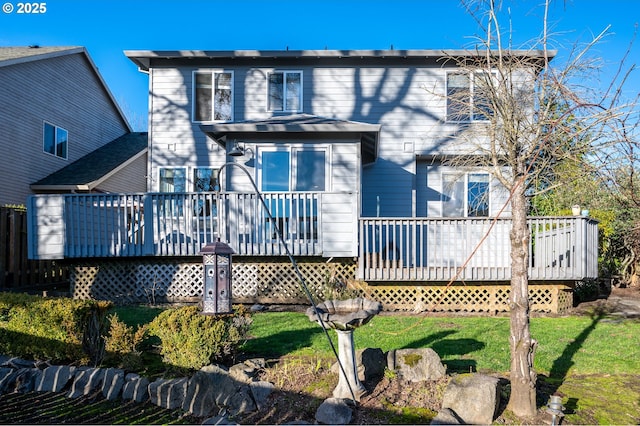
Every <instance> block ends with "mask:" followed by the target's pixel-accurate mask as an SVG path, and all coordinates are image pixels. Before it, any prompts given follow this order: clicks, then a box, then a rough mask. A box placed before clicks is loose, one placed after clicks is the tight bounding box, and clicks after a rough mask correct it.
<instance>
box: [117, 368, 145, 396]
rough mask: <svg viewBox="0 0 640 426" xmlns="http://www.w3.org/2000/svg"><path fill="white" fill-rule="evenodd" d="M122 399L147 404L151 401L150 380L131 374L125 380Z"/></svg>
mask: <svg viewBox="0 0 640 426" xmlns="http://www.w3.org/2000/svg"><path fill="white" fill-rule="evenodd" d="M122 399H124V400H132V401H135V402H145V401H147V400H148V399H149V379H147V378H146V377H140V376H139V375H137V374H133V373H129V374H127V375H126V376H125V378H124V385H123V386H122Z"/></svg>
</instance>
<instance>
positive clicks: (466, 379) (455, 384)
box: [442, 374, 500, 424]
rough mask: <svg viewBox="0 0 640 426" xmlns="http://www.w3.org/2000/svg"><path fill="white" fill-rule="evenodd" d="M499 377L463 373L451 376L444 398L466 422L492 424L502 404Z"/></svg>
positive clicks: (443, 406) (444, 401) (446, 406)
mask: <svg viewBox="0 0 640 426" xmlns="http://www.w3.org/2000/svg"><path fill="white" fill-rule="evenodd" d="M499 383H500V381H499V379H497V378H495V377H491V376H487V375H485V374H461V375H457V376H454V377H452V378H451V380H450V381H449V384H448V385H447V388H446V389H445V391H444V396H443V398H442V409H443V410H444V409H449V410H451V411H452V412H453V413H454V414H455V417H457V418H459V419H461V420H462V422H463V423H465V424H491V422H493V419H494V418H495V416H496V413H497V411H498V406H499V404H500V385H499Z"/></svg>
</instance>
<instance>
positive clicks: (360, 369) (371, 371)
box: [331, 348, 387, 382]
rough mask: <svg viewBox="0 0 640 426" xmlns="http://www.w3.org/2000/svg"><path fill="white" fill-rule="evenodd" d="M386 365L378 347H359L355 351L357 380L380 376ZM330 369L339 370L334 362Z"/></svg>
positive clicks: (362, 380) (334, 371) (337, 371)
mask: <svg viewBox="0 0 640 426" xmlns="http://www.w3.org/2000/svg"><path fill="white" fill-rule="evenodd" d="M386 365H387V361H386V359H385V355H384V352H382V349H380V348H367V349H359V350H357V351H356V371H357V373H358V380H360V381H361V382H365V381H367V380H371V379H375V378H379V377H382V375H383V374H384V369H385V367H386ZM331 371H332V372H333V373H335V374H338V373H339V372H340V366H339V365H338V363H337V362H335V363H334V364H333V365H332V366H331Z"/></svg>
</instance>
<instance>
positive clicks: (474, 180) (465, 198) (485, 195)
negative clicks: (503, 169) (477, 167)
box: [442, 173, 489, 217]
mask: <svg viewBox="0 0 640 426" xmlns="http://www.w3.org/2000/svg"><path fill="white" fill-rule="evenodd" d="M442 216H444V217H487V216H489V174H488V173H467V174H464V175H460V174H457V173H444V174H443V175H442Z"/></svg>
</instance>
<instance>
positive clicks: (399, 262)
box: [359, 216, 598, 281]
mask: <svg viewBox="0 0 640 426" xmlns="http://www.w3.org/2000/svg"><path fill="white" fill-rule="evenodd" d="M528 226H529V230H530V232H531V239H530V247H529V249H530V256H529V278H530V279H533V280H580V279H583V278H595V277H597V276H598V264H597V262H598V225H597V221H595V220H593V219H589V218H584V217H574V216H572V217H535V218H529V220H528ZM510 228H511V220H510V219H492V218H438V219H435V218H434V219H431V218H409V219H399V218H375V219H361V220H360V259H361V262H360V264H359V275H360V278H362V279H364V280H366V281H450V280H455V281H496V280H497V281H502V280H509V279H510V277H511V259H510V247H511V243H510V240H509V230H510Z"/></svg>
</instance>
